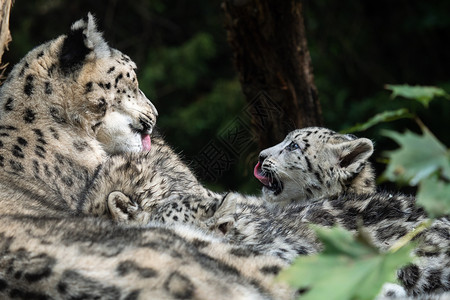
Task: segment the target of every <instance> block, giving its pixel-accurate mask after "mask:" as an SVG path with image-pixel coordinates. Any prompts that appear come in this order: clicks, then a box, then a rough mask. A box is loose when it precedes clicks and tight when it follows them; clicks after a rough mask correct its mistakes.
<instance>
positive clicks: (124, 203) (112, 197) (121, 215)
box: [108, 191, 138, 223]
mask: <svg viewBox="0 0 450 300" xmlns="http://www.w3.org/2000/svg"><path fill="white" fill-rule="evenodd" d="M108 209H109V212H110V213H111V217H112V219H113V220H114V221H116V222H120V223H128V221H130V220H132V219H134V215H135V214H136V213H137V210H138V206H137V204H136V203H134V202H133V201H132V200H131V199H130V198H129V197H128V196H126V195H125V194H124V193H122V192H119V191H114V192H111V193H110V194H109V195H108Z"/></svg>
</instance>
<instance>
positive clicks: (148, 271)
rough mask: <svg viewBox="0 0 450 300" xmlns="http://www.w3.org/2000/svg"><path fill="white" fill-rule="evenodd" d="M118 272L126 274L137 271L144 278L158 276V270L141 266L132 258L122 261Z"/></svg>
mask: <svg viewBox="0 0 450 300" xmlns="http://www.w3.org/2000/svg"><path fill="white" fill-rule="evenodd" d="M116 272H117V273H118V274H119V275H120V276H126V275H128V274H130V273H137V274H138V275H139V276H140V277H142V278H151V277H156V276H158V272H157V271H156V270H154V269H152V268H143V267H139V266H138V265H137V264H136V263H135V262H133V261H131V260H126V261H123V262H121V263H120V264H119V265H118V266H117V268H116Z"/></svg>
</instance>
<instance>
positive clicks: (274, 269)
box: [261, 266, 281, 275]
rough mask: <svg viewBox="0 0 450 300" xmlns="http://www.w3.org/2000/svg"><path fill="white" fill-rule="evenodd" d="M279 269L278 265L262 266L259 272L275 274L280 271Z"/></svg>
mask: <svg viewBox="0 0 450 300" xmlns="http://www.w3.org/2000/svg"><path fill="white" fill-rule="evenodd" d="M280 271H281V267H279V266H264V267H262V268H261V272H262V273H264V274H273V275H277V274H278V273H280Z"/></svg>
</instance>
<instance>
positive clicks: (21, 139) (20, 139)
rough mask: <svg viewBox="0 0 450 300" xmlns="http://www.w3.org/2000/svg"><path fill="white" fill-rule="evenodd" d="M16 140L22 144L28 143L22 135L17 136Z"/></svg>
mask: <svg viewBox="0 0 450 300" xmlns="http://www.w3.org/2000/svg"><path fill="white" fill-rule="evenodd" d="M17 142H18V143H19V144H20V145H22V146H26V145H28V142H27V140H25V139H24V138H23V137H20V136H19V137H18V138H17Z"/></svg>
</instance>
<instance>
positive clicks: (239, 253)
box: [230, 248, 254, 257]
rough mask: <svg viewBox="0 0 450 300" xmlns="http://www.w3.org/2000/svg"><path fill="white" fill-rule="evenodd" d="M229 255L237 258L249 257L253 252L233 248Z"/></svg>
mask: <svg viewBox="0 0 450 300" xmlns="http://www.w3.org/2000/svg"><path fill="white" fill-rule="evenodd" d="M230 254H232V255H234V256H237V257H250V256H251V255H253V254H254V252H253V251H251V250H250V249H247V248H233V249H231V250H230Z"/></svg>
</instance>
